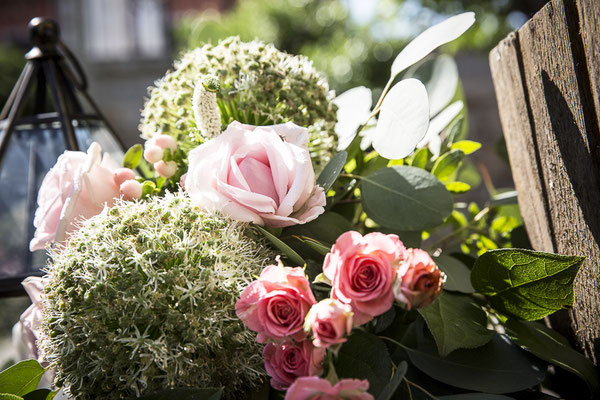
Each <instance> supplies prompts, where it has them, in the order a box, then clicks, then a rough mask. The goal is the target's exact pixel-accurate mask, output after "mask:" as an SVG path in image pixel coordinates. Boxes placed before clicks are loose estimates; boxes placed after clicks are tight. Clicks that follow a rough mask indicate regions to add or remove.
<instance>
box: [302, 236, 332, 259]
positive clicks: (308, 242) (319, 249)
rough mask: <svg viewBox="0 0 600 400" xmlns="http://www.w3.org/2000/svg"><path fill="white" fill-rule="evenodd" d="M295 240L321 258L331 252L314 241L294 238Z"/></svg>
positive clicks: (328, 248) (329, 248) (305, 238)
mask: <svg viewBox="0 0 600 400" xmlns="http://www.w3.org/2000/svg"><path fill="white" fill-rule="evenodd" d="M295 238H296V239H298V240H300V241H301V242H302V243H304V244H305V245H307V246H308V247H310V248H311V249H313V250H314V251H316V252H317V253H319V254H321V255H323V256H324V255H327V253H329V252H330V251H331V247H327V246H325V245H323V244H321V243H319V242H318V241H316V240H314V239H311V238H307V237H299V236H295Z"/></svg>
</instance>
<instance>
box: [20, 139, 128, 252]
mask: <svg viewBox="0 0 600 400" xmlns="http://www.w3.org/2000/svg"><path fill="white" fill-rule="evenodd" d="M118 168H119V166H118V165H117V164H116V163H115V162H114V161H113V160H111V159H110V157H109V156H108V154H104V157H102V148H101V147H100V145H99V144H98V143H96V142H94V143H92V144H91V146H90V148H89V149H88V151H87V153H84V152H82V151H65V152H64V153H63V154H62V155H61V156H60V157H58V160H57V161H56V165H54V167H52V169H51V170H50V171H49V172H48V173H47V174H46V176H45V177H44V180H43V182H42V186H41V187H40V191H39V193H38V208H37V210H36V212H35V219H34V221H33V225H34V226H35V227H36V228H37V229H36V231H35V235H34V237H33V239H32V240H31V243H30V244H29V248H30V250H31V251H34V250H40V249H43V248H44V247H45V246H46V244H47V243H49V242H62V241H64V240H65V239H66V236H67V234H68V233H70V232H72V231H73V230H75V225H74V222H76V221H77V220H78V219H82V218H91V217H93V216H94V215H97V214H100V212H101V211H102V209H103V208H104V206H105V205H108V206H111V205H112V204H113V203H114V201H115V200H116V199H117V198H119V185H117V184H116V183H115V179H114V172H115V171H116V170H117V169H118Z"/></svg>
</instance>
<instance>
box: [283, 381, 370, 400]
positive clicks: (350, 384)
mask: <svg viewBox="0 0 600 400" xmlns="http://www.w3.org/2000/svg"><path fill="white" fill-rule="evenodd" d="M368 389H369V381H367V380H364V381H361V380H358V379H342V380H341V381H339V382H338V383H336V384H335V386H331V383H329V381H328V380H326V379H322V378H318V377H316V376H308V377H303V378H298V379H296V382H294V383H293V384H292V386H290V388H289V389H288V391H287V393H286V395H285V400H340V399H342V400H374V397H373V396H372V395H370V394H369V393H367V390H368Z"/></svg>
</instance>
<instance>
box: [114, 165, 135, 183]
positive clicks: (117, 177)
mask: <svg viewBox="0 0 600 400" xmlns="http://www.w3.org/2000/svg"><path fill="white" fill-rule="evenodd" d="M113 179H114V181H115V185H117V186H121V184H122V183H123V182H125V181H128V180H130V179H135V174H134V173H133V171H132V170H131V169H129V168H119V169H118V170H116V171H115V173H114V175H113Z"/></svg>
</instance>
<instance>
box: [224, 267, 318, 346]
mask: <svg viewBox="0 0 600 400" xmlns="http://www.w3.org/2000/svg"><path fill="white" fill-rule="evenodd" d="M316 302H317V301H316V300H315V296H314V295H313V293H312V291H311V290H310V284H309V282H308V279H306V275H304V270H303V269H302V268H300V267H296V268H290V267H284V266H283V265H282V264H281V262H279V265H270V266H268V267H266V268H265V269H264V270H263V272H262V273H261V274H260V277H259V279H258V280H256V281H254V282H252V283H251V284H250V285H249V286H248V287H247V288H246V289H244V291H243V292H242V295H241V297H240V299H239V300H238V301H237V302H236V304H235V312H236V314H237V316H238V317H239V318H240V319H241V320H242V321H243V322H244V324H246V326H247V327H248V328H249V329H251V330H253V331H255V332H257V333H258V336H257V340H258V341H259V342H260V343H264V342H266V341H267V340H271V341H275V342H282V341H285V340H289V339H295V340H298V341H300V340H303V339H304V338H305V337H306V333H305V332H304V330H303V324H304V318H305V317H306V314H307V313H308V310H310V307H311V306H312V305H313V304H315V303H316Z"/></svg>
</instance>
